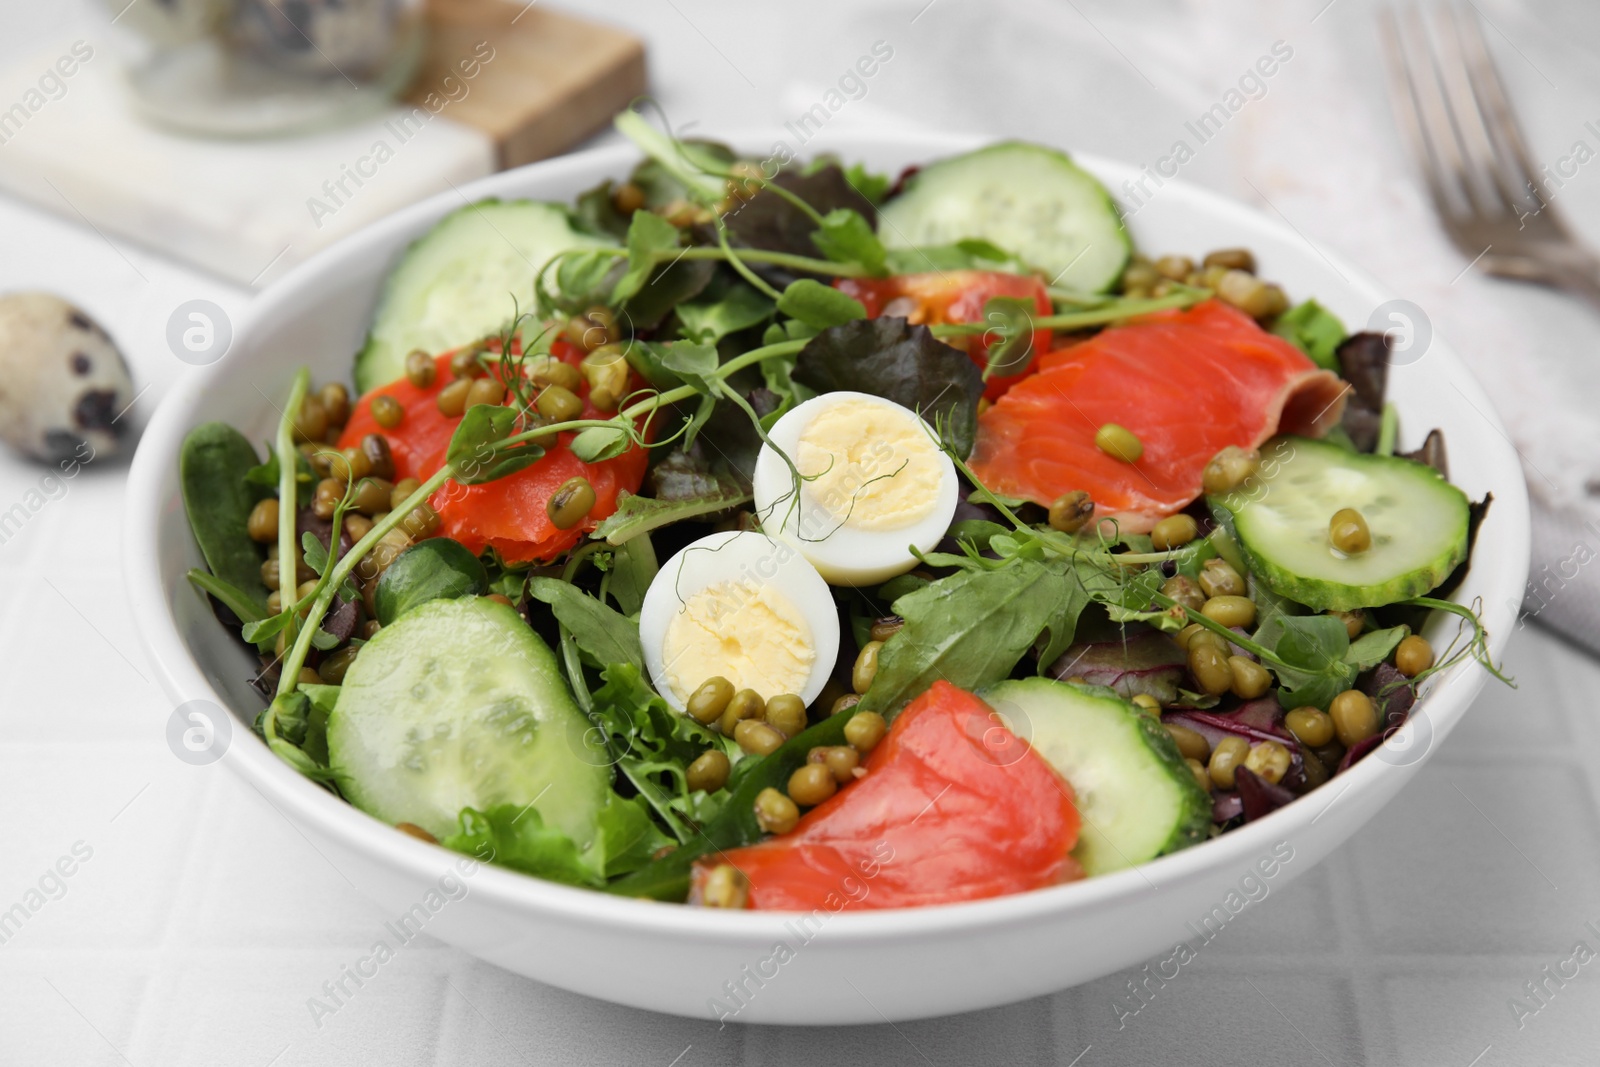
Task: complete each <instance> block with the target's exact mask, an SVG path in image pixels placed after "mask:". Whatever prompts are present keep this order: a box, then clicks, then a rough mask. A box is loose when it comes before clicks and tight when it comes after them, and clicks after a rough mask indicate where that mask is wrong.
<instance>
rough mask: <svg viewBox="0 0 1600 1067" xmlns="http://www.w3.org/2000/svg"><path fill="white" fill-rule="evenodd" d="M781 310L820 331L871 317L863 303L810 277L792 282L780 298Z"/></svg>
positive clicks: (779, 308)
mask: <svg viewBox="0 0 1600 1067" xmlns="http://www.w3.org/2000/svg"><path fill="white" fill-rule="evenodd" d="M778 310H779V311H781V312H783V313H784V314H785V315H788V316H789V317H790V318H793V319H799V320H800V321H801V322H803V323H805V324H806V325H807V326H814V327H816V328H817V329H819V330H825V329H827V328H828V327H830V326H842V325H844V324H845V323H847V322H854V321H855V320H856V319H864V318H866V317H867V309H866V308H865V307H863V306H862V304H861V301H859V300H857V299H856V298H855V297H853V296H851V295H849V294H848V293H843V292H840V291H839V290H838V289H835V288H834V287H833V286H831V285H823V284H822V283H821V282H819V281H814V280H812V279H810V278H801V279H800V280H798V281H795V282H791V283H790V284H789V287H788V288H787V289H785V290H784V291H783V295H782V296H780V297H779V298H778Z"/></svg>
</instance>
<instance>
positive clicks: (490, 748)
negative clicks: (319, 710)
mask: <svg viewBox="0 0 1600 1067" xmlns="http://www.w3.org/2000/svg"><path fill="white" fill-rule="evenodd" d="M328 757H329V764H330V766H331V767H332V768H333V771H334V775H335V777H336V780H337V781H338V784H339V788H340V790H342V791H343V793H344V795H345V797H346V798H347V799H349V801H350V802H351V803H352V804H354V805H355V806H356V807H358V808H360V809H361V810H362V811H365V812H367V813H368V814H370V815H374V816H376V817H377V818H380V819H382V820H383V821H385V822H388V823H397V822H409V823H415V824H416V825H417V826H420V827H422V828H423V829H424V830H427V831H428V832H429V833H431V834H433V835H434V836H435V837H438V838H445V837H448V836H449V835H450V834H452V833H455V832H456V828H457V823H456V820H457V816H459V815H460V813H461V809H462V808H465V807H473V808H476V809H478V810H479V811H488V810H489V809H490V808H492V807H494V806H495V805H496V804H516V805H519V806H521V805H529V806H536V807H537V808H538V812H539V815H540V816H541V817H542V818H543V819H544V822H545V825H547V826H554V827H556V828H557V829H559V830H561V831H562V832H564V833H566V834H567V835H568V836H569V837H571V838H572V840H573V841H574V843H575V844H576V845H577V846H578V851H579V852H582V851H584V850H585V849H587V848H588V847H589V845H590V843H591V842H592V841H593V839H594V836H595V833H596V821H597V818H598V815H599V811H600V808H601V805H602V804H603V803H604V802H605V797H606V793H607V787H608V784H609V780H610V773H609V769H608V760H607V758H606V752H605V749H604V748H603V747H601V746H600V745H599V744H598V742H597V741H595V740H594V739H593V738H591V737H590V731H589V723H588V722H587V720H585V719H584V717H583V715H582V713H580V712H579V711H578V707H577V705H576V704H574V703H573V701H572V696H571V694H570V693H569V692H568V690H567V685H566V682H565V681H563V680H562V678H561V674H560V672H559V670H558V669H557V667H556V659H555V656H554V655H552V654H551V652H550V649H549V648H548V647H547V646H546V645H545V643H544V642H543V641H541V640H540V639H539V637H538V635H536V634H535V633H534V632H533V631H532V630H530V629H529V628H528V624H527V623H525V622H523V621H522V617H521V616H519V615H518V614H517V613H516V611H515V610H513V609H512V608H509V607H507V606H506V605H504V604H500V603H497V602H495V601H493V600H489V599H487V598H484V597H464V598H462V599H459V600H433V601H429V602H428V603H426V604H423V605H421V606H420V607H416V608H413V609H411V610H410V611H408V612H406V614H405V615H404V616H403V617H402V618H400V619H398V620H397V621H396V622H395V623H394V624H393V625H392V626H385V627H384V628H383V629H381V630H379V631H378V633H377V635H376V636H375V637H373V639H372V640H371V641H369V642H367V644H366V645H365V646H364V647H363V648H362V649H361V655H360V656H358V657H357V658H356V661H355V663H354V664H352V665H351V667H350V671H349V673H348V674H346V675H345V678H344V686H343V688H342V689H341V690H340V692H339V700H338V703H337V704H336V705H335V706H334V709H333V713H332V714H331V715H330V716H329V717H328Z"/></svg>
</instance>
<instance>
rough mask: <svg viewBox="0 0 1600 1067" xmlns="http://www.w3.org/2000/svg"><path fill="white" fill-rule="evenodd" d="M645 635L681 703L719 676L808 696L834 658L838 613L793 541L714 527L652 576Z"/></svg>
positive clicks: (668, 694) (648, 654) (663, 690)
mask: <svg viewBox="0 0 1600 1067" xmlns="http://www.w3.org/2000/svg"><path fill="white" fill-rule="evenodd" d="M639 639H640V641H641V642H642V644H643V646H644V660H645V667H646V669H648V670H649V672H650V678H651V681H653V682H654V683H655V687H656V691H657V692H659V693H660V694H661V695H662V697H664V698H665V699H666V701H667V703H668V704H670V705H672V707H674V708H675V709H677V710H679V711H682V710H683V708H684V705H685V704H686V703H687V702H688V699H689V695H690V694H691V693H693V692H694V691H695V689H697V688H698V687H699V686H700V684H701V683H702V682H704V681H705V680H706V679H707V678H714V677H723V678H726V679H728V681H730V682H732V683H733V687H734V689H736V690H738V689H753V690H755V691H756V692H757V693H760V694H761V695H762V696H763V697H767V698H770V697H774V696H777V695H778V694H780V693H796V694H798V695H799V696H800V697H801V699H803V700H804V701H805V702H806V703H807V704H809V703H811V702H812V701H813V700H815V699H816V698H817V696H818V694H820V693H821V692H822V687H823V684H824V683H826V682H827V680H828V675H829V673H830V672H831V671H832V670H833V665H834V661H835V660H836V659H837V658H838V655H839V614H838V610H837V608H836V607H835V606H834V602H833V596H832V594H831V593H830V592H829V591H828V585H827V583H826V582H824V581H823V580H822V576H821V575H819V574H818V573H817V572H816V569H815V568H814V567H812V566H811V564H809V563H807V562H806V560H805V557H803V556H802V555H800V553H799V552H798V551H796V550H795V548H794V546H793V545H791V544H789V543H788V542H786V541H783V540H780V539H778V538H772V537H768V536H766V535H765V534H761V533H755V532H751V531H735V532H729V533H716V534H711V535H710V536H708V537H702V538H701V539H700V540H698V541H696V542H694V543H693V544H691V545H689V546H688V547H687V548H685V549H683V551H681V552H679V553H678V554H677V555H675V556H673V557H672V558H671V559H669V560H668V561H667V562H666V564H665V565H664V566H662V568H661V570H660V572H658V573H657V574H656V577H655V580H654V581H652V582H651V583H650V588H649V590H648V591H647V592H646V593H645V598H644V604H643V606H642V607H641V609H640V612H639Z"/></svg>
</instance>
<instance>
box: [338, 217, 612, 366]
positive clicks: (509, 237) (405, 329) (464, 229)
mask: <svg viewBox="0 0 1600 1067" xmlns="http://www.w3.org/2000/svg"><path fill="white" fill-rule="evenodd" d="M615 243H616V242H614V241H612V240H611V239H610V238H609V237H600V236H596V235H594V234H589V233H585V232H584V231H582V230H581V229H579V228H578V225H577V223H576V222H575V221H574V220H573V218H572V215H571V213H570V212H569V211H568V210H567V209H566V208H565V207H562V206H561V205H560V204H548V203H544V202H542V201H538V200H480V201H479V202H477V203H476V204H469V205H467V206H466V207H463V208H460V209H458V210H456V211H453V212H451V213H450V214H448V215H446V216H445V217H444V218H442V219H440V220H439V222H438V223H437V224H436V225H435V226H434V227H433V229H431V230H429V231H428V232H427V233H426V234H424V235H423V236H421V237H420V238H418V239H417V240H416V241H414V242H412V244H411V247H410V248H408V249H406V252H405V255H404V256H402V257H401V259H400V262H399V264H398V265H397V266H396V267H395V269H394V271H393V273H391V274H390V275H389V280H388V282H387V283H386V284H385V286H384V290H383V296H382V297H381V298H380V299H379V301H378V310H377V312H376V313H375V314H374V315H373V317H372V329H371V331H370V332H369V333H368V334H367V343H366V346H365V347H364V348H362V349H361V351H360V352H358V353H357V354H356V365H355V384H356V389H357V391H358V392H362V393H365V392H367V391H368V390H370V389H374V388H376V387H377V386H380V385H387V384H388V383H389V382H392V381H394V380H395V379H396V378H398V377H400V376H401V375H402V374H404V373H405V362H406V354H407V353H409V352H410V351H411V350H412V349H414V348H420V349H422V350H423V351H424V352H430V353H433V354H435V355H437V354H438V353H440V352H444V351H446V350H448V349H452V348H457V347H459V346H461V345H464V344H468V343H470V342H472V341H476V340H478V339H479V338H480V337H484V336H487V335H488V334H491V333H493V332H494V331H496V330H498V329H499V328H500V327H502V326H504V325H505V324H506V323H507V322H509V321H510V320H511V308H512V299H513V298H515V299H516V306H517V307H518V308H520V309H522V310H523V311H530V310H532V309H533V306H534V296H533V279H534V275H535V274H536V273H537V272H538V270H539V268H541V267H543V266H544V265H545V264H546V263H548V262H549V261H550V259H551V258H552V257H553V256H555V255H557V254H558V253H561V252H565V251H567V250H568V249H572V248H593V247H597V246H601V245H613V244H615Z"/></svg>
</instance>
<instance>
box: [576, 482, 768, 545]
mask: <svg viewBox="0 0 1600 1067" xmlns="http://www.w3.org/2000/svg"><path fill="white" fill-rule="evenodd" d="M710 479H711V480H710V481H709V483H708V484H707V485H706V486H705V488H704V489H703V490H701V491H700V492H698V493H696V494H694V495H691V496H683V497H674V498H668V499H663V498H661V497H648V496H638V495H633V496H625V497H621V498H619V499H618V501H617V510H616V511H614V512H612V513H611V515H610V516H608V517H607V518H606V519H605V520H604V521H603V522H601V523H600V525H599V526H598V527H597V528H596V529H595V531H594V534H593V536H595V537H598V538H603V539H604V540H606V541H609V542H610V543H611V544H613V545H621V544H626V543H627V542H628V541H629V540H630V539H631V538H634V537H638V536H640V535H641V534H647V533H649V532H650V531H651V530H657V529H660V528H661V527H663V526H670V525H671V524H673V523H675V522H682V521H683V520H685V519H696V518H699V517H701V516H703V515H715V514H717V513H718V512H721V511H727V510H728V509H729V508H736V507H738V506H739V505H741V504H746V503H749V501H750V499H751V496H750V490H749V488H748V487H746V486H744V485H742V484H741V483H740V482H739V480H738V479H737V478H735V477H733V476H732V475H731V474H726V473H722V474H716V475H711V476H710Z"/></svg>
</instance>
